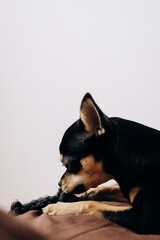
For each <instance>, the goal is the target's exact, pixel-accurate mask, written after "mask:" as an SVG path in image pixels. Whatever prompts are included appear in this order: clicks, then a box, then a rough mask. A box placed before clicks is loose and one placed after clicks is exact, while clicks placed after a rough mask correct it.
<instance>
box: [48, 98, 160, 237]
mask: <svg viewBox="0 0 160 240" xmlns="http://www.w3.org/2000/svg"><path fill="white" fill-rule="evenodd" d="M60 154H61V162H62V163H63V164H64V165H65V166H66V172H65V173H64V175H63V176H62V178H61V181H60V183H59V184H60V186H61V188H62V190H63V191H64V192H66V193H70V192H73V193H81V192H84V191H87V190H88V191H91V194H92V195H93V198H94V199H95V200H115V201H124V202H127V201H128V202H129V203H130V206H126V207H115V206H110V205H105V204H101V203H99V202H95V201H87V202H77V203H58V204H54V205H48V206H47V207H46V208H44V209H43V211H44V212H47V213H48V214H50V215H64V214H76V215H81V214H83V215H93V216H97V217H102V218H104V217H105V218H108V219H110V220H111V221H113V222H115V223H117V224H119V225H121V226H124V227H127V228H130V229H132V230H134V231H136V232H137V233H144V234H158V233H160V222H159V216H160V207H159V203H160V188H159V183H160V174H159V170H160V132H159V131H158V130H154V129H151V128H149V127H146V126H143V125H141V124H138V123H135V122H132V121H128V120H124V119H120V118H108V117H107V116H106V115H105V114H104V113H103V112H102V111H101V110H100V109H99V107H98V106H97V104H96V103H95V102H94V100H93V98H92V97H91V95H90V94H86V95H85V97H84V98H83V100H82V104H81V109H80V119H79V120H78V121H76V122H75V123H74V124H73V125H72V126H71V127H70V128H69V129H67V131H66V132H65V134H64V136H63V139H62V142H61V144H60ZM110 179H115V180H116V181H117V183H118V185H119V187H120V188H118V187H98V188H95V189H91V190H90V188H93V187H97V186H98V185H99V184H101V183H104V182H106V181H108V180H110Z"/></svg>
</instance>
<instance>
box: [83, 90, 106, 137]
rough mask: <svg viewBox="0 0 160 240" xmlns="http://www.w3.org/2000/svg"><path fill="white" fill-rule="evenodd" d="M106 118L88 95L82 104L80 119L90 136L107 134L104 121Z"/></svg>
mask: <svg viewBox="0 0 160 240" xmlns="http://www.w3.org/2000/svg"><path fill="white" fill-rule="evenodd" d="M105 117H106V116H105V115H104V114H103V112H102V111H101V110H100V108H99V107H98V106H97V104H96V103H95V101H94V100H93V98H92V96H91V95H90V94H89V93H87V94H86V95H85V96H84V98H83V100H82V103H81V107H80V119H81V121H82V122H83V124H84V126H85V129H86V131H87V132H89V133H90V134H94V133H95V134H96V135H97V136H100V135H102V134H104V133H105V129H104V127H103V121H104V118H105Z"/></svg>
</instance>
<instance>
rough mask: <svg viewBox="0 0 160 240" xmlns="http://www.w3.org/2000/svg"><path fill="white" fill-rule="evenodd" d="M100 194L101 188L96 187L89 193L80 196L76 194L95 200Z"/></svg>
mask: <svg viewBox="0 0 160 240" xmlns="http://www.w3.org/2000/svg"><path fill="white" fill-rule="evenodd" d="M98 193H99V188H98V187H96V188H90V189H89V190H88V191H87V192H85V193H80V194H76V196H77V197H84V198H86V197H88V198H93V199H94V197H95V196H96V195H98Z"/></svg>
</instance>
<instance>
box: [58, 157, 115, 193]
mask: <svg viewBox="0 0 160 240" xmlns="http://www.w3.org/2000/svg"><path fill="white" fill-rule="evenodd" d="M80 162H81V165H82V169H81V171H80V172H79V173H77V174H71V173H66V174H65V176H64V178H63V179H62V190H63V191H64V192H66V193H69V192H72V191H73V189H74V188H75V187H76V186H78V185H79V184H83V185H84V186H85V188H86V190H88V189H89V188H91V187H96V186H98V185H99V184H101V183H104V182H106V181H108V180H109V179H112V178H113V177H112V176H111V175H109V174H106V173H105V172H104V171H103V168H102V163H101V162H95V160H94V157H93V156H92V155H90V156H88V157H86V158H83V159H81V161H80Z"/></svg>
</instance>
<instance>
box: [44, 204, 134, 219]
mask: <svg viewBox="0 0 160 240" xmlns="http://www.w3.org/2000/svg"><path fill="white" fill-rule="evenodd" d="M130 208H131V206H127V207H115V206H110V205H105V204H101V203H97V202H94V201H85V202H83V201H82V202H74V203H62V202H58V203H56V204H49V205H48V206H47V207H45V208H43V213H47V214H48V215H90V216H95V217H100V218H103V217H104V211H114V212H117V211H124V210H128V209H130Z"/></svg>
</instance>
